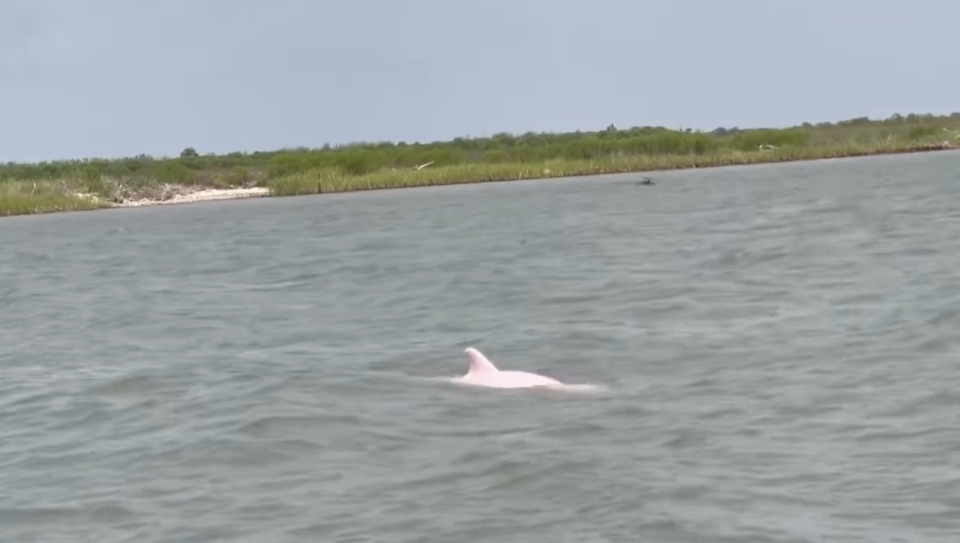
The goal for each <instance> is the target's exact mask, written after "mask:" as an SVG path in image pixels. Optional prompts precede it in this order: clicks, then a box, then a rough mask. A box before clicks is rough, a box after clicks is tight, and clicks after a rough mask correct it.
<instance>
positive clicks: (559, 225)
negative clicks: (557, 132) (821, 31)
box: [0, 153, 960, 543]
mask: <svg viewBox="0 0 960 543" xmlns="http://www.w3.org/2000/svg"><path fill="white" fill-rule="evenodd" d="M958 166H960V155H958V154H956V153H938V154H926V155H910V156H896V157H884V158H871V159H856V160H846V161H834V162H818V163H803V164H800V163H797V164H789V165H771V166H757V167H749V168H728V169H713V170H700V171H696V170H694V171H683V172H671V173H667V174H663V175H659V176H656V177H657V181H658V184H656V185H654V186H647V187H644V186H637V185H636V184H635V180H636V179H639V177H640V176H639V175H627V176H619V177H609V178H603V179H585V178H582V179H572V180H551V181H542V182H523V183H505V184H491V185H483V186H469V187H450V188H441V189H423V190H407V191H394V192H379V193H365V194H352V195H325V196H320V197H304V198H293V199H265V200H251V201H235V202H215V203H209V204H197V205H186V206H170V207H166V206H165V207H158V208H141V209H122V210H107V211H103V212H87V213H77V214H59V215H47V216H35V217H18V218H11V219H5V220H3V221H0V247H2V251H0V304H2V305H0V345H2V351H0V541H3V542H8V541H9V542H11V543H12V542H16V543H30V542H43V543H56V542H71V543H79V542H96V543H113V542H127V541H130V542H133V541H136V542H138V543H141V542H142V543H153V542H198V543H199V542H204V543H206V542H212V541H231V542H232V541H237V542H241V541H242V542H254V541H256V542H298V541H310V542H316V541H323V542H365V541H376V542H421V541H422V542H434V541H437V542H439V541H451V542H457V543H470V542H488V541H495V542H501V541H503V542H508V541H509V542H544V541H550V542H568V541H569V542H607V541H656V542H707V541H709V542H722V541H729V542H738V543H739V542H828V541H829V542H841V541H842V542H846V541H850V542H868V541H869V542H891V541H909V542H941V541H942V542H950V543H954V542H956V541H958V540H960V492H958V490H957V489H958V488H960V393H958V387H960V384H958V383H960V363H958V361H960V359H958V353H960V334H958V333H957V330H958V329H960V197H958V196H960V183H958V182H960V173H958V172H960V169H958ZM468 345H474V346H476V347H478V348H480V349H481V350H483V351H484V352H485V353H486V354H487V355H488V356H490V357H491V358H492V359H493V360H494V361H495V362H497V363H499V364H500V365H501V366H502V367H508V368H522V369H528V370H533V371H540V372H543V373H546V374H548V375H551V376H555V377H558V378H560V379H562V380H565V381H572V382H581V383H596V384H602V385H605V386H607V387H608V388H609V392H608V393H607V394H605V395H601V396H584V395H558V394H550V393H531V392H529V391H527V392H514V391H490V390H479V389H463V388H458V387H455V386H453V385H449V384H445V383H442V382H437V381H435V380H430V379H429V378H430V377H438V376H453V375H458V374H461V373H463V372H464V371H465V367H466V358H465V357H464V356H463V348H464V347H466V346H468Z"/></svg>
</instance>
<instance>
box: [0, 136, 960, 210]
mask: <svg viewBox="0 0 960 543" xmlns="http://www.w3.org/2000/svg"><path fill="white" fill-rule="evenodd" d="M957 150H960V146H957V145H954V144H952V143H951V142H947V141H944V142H938V143H930V144H919V145H905V146H903V147H895V148H886V149H863V148H859V149H848V150H843V151H834V152H830V151H828V150H827V149H824V150H823V151H824V152H823V154H819V153H814V154H813V155H812V156H806V155H800V156H798V155H786V156H785V155H783V154H781V153H778V152H769V154H767V153H766V152H761V155H751V156H750V157H749V160H744V158H743V157H742V156H740V157H738V156H735V155H731V156H728V157H723V156H719V157H717V156H714V157H703V158H702V159H701V160H700V161H702V163H700V164H697V163H696V162H699V161H698V160H696V158H695V157H683V158H684V159H683V160H676V161H674V162H671V163H669V164H658V165H657V167H654V168H635V167H629V166H630V165H629V164H617V163H616V161H615V160H611V161H596V164H595V165H592V167H588V168H584V169H582V170H575V171H564V170H560V171H556V172H554V171H551V170H550V169H549V168H547V167H542V166H544V165H543V164H539V165H537V164H516V165H506V166H507V168H505V170H504V172H503V174H502V175H498V174H499V173H501V172H492V175H483V176H478V177H476V178H471V177H466V178H462V177H461V178H456V177H455V176H454V177H451V178H449V179H443V178H442V177H441V178H440V180H439V181H437V182H431V181H432V180H424V182H417V181H416V180H413V181H411V182H409V183H406V184H404V183H402V182H401V183H390V184H387V183H373V182H369V181H368V182H367V183H363V182H362V178H361V177H349V176H346V177H342V178H341V179H339V183H338V186H337V187H336V188H334V190H324V182H323V179H322V178H318V176H319V175H320V174H318V173H316V172H312V173H313V177H312V178H311V181H310V183H309V185H310V186H309V189H308V190H304V191H296V188H295V189H294V191H292V192H286V193H285V192H284V191H283V190H282V189H281V190H278V187H277V185H276V184H271V185H270V186H268V187H229V188H217V187H202V186H188V185H172V184H165V185H163V191H162V193H161V195H160V196H159V197H156V198H150V197H140V198H137V199H133V198H130V199H127V198H122V199H121V201H119V202H117V201H111V200H110V199H107V198H103V197H100V196H97V195H95V194H91V193H85V192H78V191H65V192H63V193H62V194H60V195H59V196H60V198H61V199H62V200H63V199H65V200H72V203H74V204H77V203H78V202H84V203H83V204H82V205H73V206H70V205H65V204H61V205H55V204H54V205H50V204H48V205H46V206H43V205H40V203H39V202H37V203H36V206H35V207H30V203H29V200H31V199H34V198H37V199H38V200H39V198H38V197H39V196H41V195H39V194H37V195H36V197H35V195H34V193H35V192H36V191H37V186H38V183H37V182H33V191H32V192H31V193H29V194H21V195H18V198H19V199H20V200H21V201H22V202H18V203H21V205H20V206H19V208H18V209H13V210H4V209H0V218H3V217H13V216H21V215H37V214H48V213H57V212H64V211H92V210H97V209H100V210H103V209H116V208H128V207H148V206H158V205H181V204H191V203H201V202H212V201H221V200H239V199H247V198H264V197H289V196H302V195H311V194H332V193H344V192H366V191H370V190H395V189H401V188H417V187H426V186H449V185H461V184H475V183H488V182H505V181H523V180H534V179H553V178H565V177H583V176H589V175H609V174H628V173H636V174H643V173H653V172H663V171H670V170H685V169H705V168H722V167H730V166H752V165H761V164H778V163H789V162H810V161H818V160H837V159H846V158H858V157H867V156H883V155H899V154H912V153H929V152H935V151H957ZM763 155H767V156H766V158H765V157H764V156H763ZM510 166H513V167H514V170H512V171H511V172H512V174H511V175H506V173H505V172H506V170H509V169H510V168H509V167H510ZM450 169H451V167H445V168H437V169H434V170H430V171H429V172H430V174H431V175H430V177H431V178H434V177H436V176H437V175H440V174H442V173H443V172H444V171H447V170H450ZM515 172H519V173H515ZM308 173H310V172H308ZM383 173H384V172H376V174H383ZM386 174H399V175H404V176H415V175H416V174H417V172H407V171H402V172H398V171H392V172H391V171H389V170H388V171H387V172H386ZM299 175H301V176H302V175H303V174H299ZM313 179H318V180H317V181H313ZM299 180H300V179H298V181H299ZM351 180H354V181H358V182H357V183H349V181H351ZM277 181H278V183H282V182H283V179H281V180H277ZM21 183H24V182H21ZM40 183H43V182H40ZM381 185H382V186H381ZM2 186H3V183H0V188H2ZM328 188H331V187H329V185H328ZM2 197H3V195H2V194H0V199H2ZM23 204H26V205H23ZM11 211H12V212H11Z"/></svg>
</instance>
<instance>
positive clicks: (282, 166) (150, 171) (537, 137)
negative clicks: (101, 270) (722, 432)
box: [0, 113, 960, 216]
mask: <svg viewBox="0 0 960 543" xmlns="http://www.w3.org/2000/svg"><path fill="white" fill-rule="evenodd" d="M958 130H960V113H953V114H951V115H948V116H933V115H915V114H910V115H906V116H903V115H896V114H895V115H893V116H891V117H889V118H886V119H880V120H870V119H867V118H866V117H861V118H857V119H850V120H846V121H839V122H836V123H818V124H811V123H803V124H802V125H799V126H794V127H790V128H783V129H767V128H759V129H747V130H744V129H740V128H735V127H734V128H723V127H721V128H717V129H714V130H713V131H711V132H699V131H693V130H691V129H685V130H675V129H671V128H665V127H650V126H645V127H633V128H627V129H617V128H616V127H615V126H613V125H610V126H608V127H607V128H605V129H603V130H599V131H591V132H580V131H578V132H570V133H541V134H536V133H532V132H528V133H526V134H520V135H512V134H506V133H500V134H494V135H492V136H490V137H484V138H455V139H453V140H451V141H441V142H433V143H418V142H414V143H405V142H398V143H392V142H376V143H354V144H348V145H341V146H329V145H325V146H323V147H322V148H320V149H303V148H301V149H282V150H278V151H269V152H256V153H249V154H248V153H229V154H226V155H214V154H207V155H201V154H200V153H198V152H197V151H196V150H195V149H193V148H190V147H188V148H186V149H184V150H183V152H181V153H180V156H178V157H172V158H155V157H151V156H147V155H140V156H137V157H129V158H121V159H116V160H104V159H83V160H60V161H52V162H40V163H35V164H19V163H7V164H0V216H2V215H15V214H24V213H43V212H50V211H63V210H81V209H97V208H101V207H108V206H110V205H112V202H121V201H124V200H128V199H140V198H146V199H150V200H162V199H164V198H166V197H167V196H168V195H170V194H172V193H174V192H176V191H178V190H183V191H186V190H190V189H195V188H198V187H211V188H227V187H250V186H260V187H268V188H269V192H270V194H271V195H274V196H289V195H297V194H316V193H327V192H346V191H356V190H371V189H386V188H399V187H417V186H431V185H448V184H458V183H480V182H486V181H505V180H516V179H536V178H547V177H562V176H576V175H588V174H603V173H624V172H641V171H658V170H670V169H678V168H692V167H697V168H702V167H711V166H725V165H737V164H758V163H765V162H781V161H792V160H810V159H820V158H837V157H849V156H862V155H870V154H884V153H897V152H909V151H921V150H931V149H934V148H949V146H946V145H944V141H951V142H953V143H954V144H957V145H958V146H960V132H957V131H958ZM761 149H762V150H761ZM424 164H429V165H428V166H426V167H422V168H418V166H422V165H424ZM82 194H86V195H92V196H83V195H82Z"/></svg>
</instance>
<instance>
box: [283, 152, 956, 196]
mask: <svg viewBox="0 0 960 543" xmlns="http://www.w3.org/2000/svg"><path fill="white" fill-rule="evenodd" d="M940 148H943V147H941V146H939V145H929V144H927V145H923V144H913V145H905V144H902V143H899V142H875V143H874V144H872V145H858V144H852V143H847V144H838V145H834V146H831V147H823V148H802V147H800V148H798V147H792V148H790V147H788V148H785V149H776V150H770V151H760V150H757V151H736V150H731V151H727V152H715V153H711V154H699V155H697V154H687V155H627V154H622V153H613V154H610V155H608V156H606V157H602V158H592V159H574V160H570V159H563V158H561V159H554V160H547V161H543V162H539V163H522V162H512V163H510V162H501V163H461V164H454V165H450V166H441V167H438V168H425V169H420V170H415V169H403V170H397V169H390V170H387V169H382V170H377V171H373V172H370V173H366V174H361V175H356V174H352V173H350V172H348V171H345V170H344V169H342V168H338V167H332V168H318V169H315V170H309V171H306V172H299V173H294V174H290V175H286V176H283V177H280V178H277V179H273V180H270V181H269V182H268V187H269V189H270V194H271V195H272V196H295V195H302V194H320V193H332V192H352V191H361V190H377V189H391V188H405V187H426V186H436V185H455V184H464V183H484V182H490V181H511V180H521V179H544V178H553V177H571V176H579V175H598V174H608V173H627V172H641V171H661V170H674V169H682V168H706V167H715V166H732V165H745V164H760V163H769V162H784V161H796V160H814V159H824V158H839V157H852V156H862V155H871V154H878V153H895V152H909V151H922V150H928V149H929V150H933V149H940Z"/></svg>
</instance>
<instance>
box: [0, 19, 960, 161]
mask: <svg viewBox="0 0 960 543" xmlns="http://www.w3.org/2000/svg"><path fill="white" fill-rule="evenodd" d="M957 21H960V2H956V1H955V0H912V1H910V2H900V1H894V0H873V1H868V0H805V1H803V2H785V1H770V0H722V1H720V0H659V1H654V0H483V1H478V0H471V1H466V0H349V1H348V0H341V1H338V2H334V1H332V0H269V1H267V0H87V1H83V2H81V1H78V0H2V3H0V162H7V161H16V162H35V161H41V160H57V159H72V158H85V157H101V158H116V157H124V156H135V155H137V154H140V153H145V154H150V155H154V156H175V155H177V154H179V153H180V151H181V150H183V149H184V148H186V147H193V148H195V149H196V150H197V151H198V152H200V153H201V154H206V153H218V154H221V153H230V152H234V151H248V152H252V151H258V150H276V149H281V148H288V147H301V146H302V147H320V146H322V145H324V144H325V143H329V144H331V145H335V144H338V143H349V142H357V141H384V140H390V141H400V140H402V141H407V142H413V141H421V142H429V141H436V140H448V139H452V138H454V137H468V136H489V135H492V134H494V133H497V132H512V133H523V132H527V131H534V132H541V131H547V132H556V131H571V130H578V129H579V130H597V129H603V128H605V127H606V126H608V125H610V124H614V125H615V126H617V127H620V128H627V127H630V126H647V125H653V126H657V125H660V126H668V127H673V128H687V127H691V128H694V129H703V130H712V129H714V128H716V127H719V126H723V127H732V126H738V127H741V128H746V127H757V126H792V125H796V124H799V123H802V122H805V121H808V122H821V121H831V122H832V121H837V120H842V119H849V118H854V117H862V116H869V117H871V118H876V117H888V116H890V115H892V114H894V113H901V114H904V115H905V114H907V113H934V114H945V113H950V112H953V111H960V92H958V88H960V70H957V69H956V68H953V69H949V68H948V66H956V63H957V60H956V59H957V55H958V41H957V40H958V39H960V34H958V32H957V25H956V22H957Z"/></svg>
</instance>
